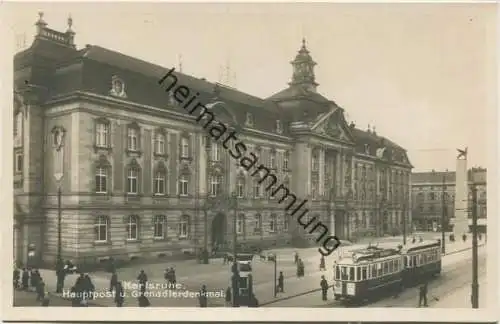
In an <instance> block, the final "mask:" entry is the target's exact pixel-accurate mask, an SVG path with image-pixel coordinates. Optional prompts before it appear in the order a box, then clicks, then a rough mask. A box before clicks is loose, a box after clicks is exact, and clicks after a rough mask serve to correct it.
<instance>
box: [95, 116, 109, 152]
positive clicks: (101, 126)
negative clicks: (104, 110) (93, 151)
mask: <svg viewBox="0 0 500 324" xmlns="http://www.w3.org/2000/svg"><path fill="white" fill-rule="evenodd" d="M95 137H96V146H97V147H108V146H109V143H108V139H109V124H108V123H105V122H102V121H101V122H98V123H97V124H96V134H95Z"/></svg>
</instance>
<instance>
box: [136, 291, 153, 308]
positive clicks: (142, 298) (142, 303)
mask: <svg viewBox="0 0 500 324" xmlns="http://www.w3.org/2000/svg"><path fill="white" fill-rule="evenodd" d="M137 301H138V303H139V307H149V306H151V303H150V302H149V299H148V298H147V297H146V296H145V295H144V294H141V295H140V296H139V298H137Z"/></svg>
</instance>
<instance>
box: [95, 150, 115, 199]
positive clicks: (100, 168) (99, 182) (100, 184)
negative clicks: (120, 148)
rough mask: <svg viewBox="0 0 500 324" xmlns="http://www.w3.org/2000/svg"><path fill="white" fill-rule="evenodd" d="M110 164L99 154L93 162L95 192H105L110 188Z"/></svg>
mask: <svg viewBox="0 0 500 324" xmlns="http://www.w3.org/2000/svg"><path fill="white" fill-rule="evenodd" d="M110 177H111V164H110V163H109V162H108V160H107V159H106V157H105V156H103V155H101V156H100V157H99V160H98V161H97V162H96V164H95V190H94V191H95V193H98V194H105V193H108V191H109V190H110V188H109V186H108V184H111V181H110Z"/></svg>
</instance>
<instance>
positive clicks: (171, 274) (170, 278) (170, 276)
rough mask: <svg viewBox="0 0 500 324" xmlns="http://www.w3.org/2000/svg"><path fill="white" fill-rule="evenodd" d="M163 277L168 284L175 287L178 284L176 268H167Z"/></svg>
mask: <svg viewBox="0 0 500 324" xmlns="http://www.w3.org/2000/svg"><path fill="white" fill-rule="evenodd" d="M163 277H164V278H165V280H166V281H167V283H168V284H169V285H172V286H174V287H175V284H176V283H177V279H176V278H177V277H176V275H175V269H174V267H170V268H166V269H165V273H164V275H163Z"/></svg>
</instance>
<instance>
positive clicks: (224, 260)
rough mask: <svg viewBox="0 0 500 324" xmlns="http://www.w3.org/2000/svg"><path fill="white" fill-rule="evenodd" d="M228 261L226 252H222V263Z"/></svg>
mask: <svg viewBox="0 0 500 324" xmlns="http://www.w3.org/2000/svg"><path fill="white" fill-rule="evenodd" d="M227 263H228V258H227V253H224V255H223V256H222V264H227Z"/></svg>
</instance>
